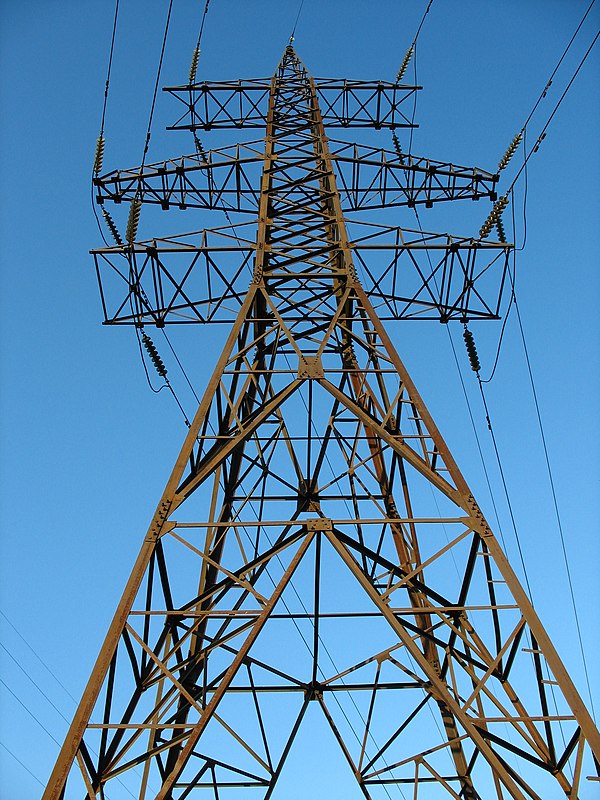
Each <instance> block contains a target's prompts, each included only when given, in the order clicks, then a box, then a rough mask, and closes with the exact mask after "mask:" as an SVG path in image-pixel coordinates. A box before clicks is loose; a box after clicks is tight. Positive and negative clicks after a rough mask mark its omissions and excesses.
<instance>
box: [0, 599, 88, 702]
mask: <svg viewBox="0 0 600 800" xmlns="http://www.w3.org/2000/svg"><path fill="white" fill-rule="evenodd" d="M0 614H2V616H3V617H4V619H5V620H6V622H8V624H9V625H10V627H11V628H12V629H13V630H14V632H15V633H16V634H17V636H18V637H19V638H20V639H21V640H22V641H23V642H24V643H25V644H26V645H27V647H28V648H29V649H30V650H31V652H32V653H33V655H34V656H35V657H36V658H37V660H38V661H39V662H40V664H41V665H42V666H43V667H44V668H45V669H46V670H47V671H48V672H49V673H50V675H52V677H53V678H54V680H55V681H56V682H57V683H58V685H59V686H60V687H61V689H63V690H64V691H65V692H66V693H67V694H68V695H69V697H70V698H71V700H73V702H74V703H76V702H77V698H76V697H74V696H73V695H72V694H71V692H70V691H69V690H68V689H67V687H66V686H65V685H64V683H62V681H61V680H60V678H59V677H58V676H57V675H56V673H54V672H53V671H52V670H51V669H50V667H49V666H48V664H46V662H45V661H44V660H43V658H41V656H39V655H38V653H37V652H36V651H35V649H34V648H33V647H32V646H31V645H30V644H29V642H28V641H27V639H26V638H25V637H24V636H23V634H22V633H21V632H20V631H19V630H18V628H16V627H15V625H13V623H12V622H11V621H10V619H9V618H8V617H7V616H6V614H5V613H4V611H2V610H1V609H0Z"/></svg>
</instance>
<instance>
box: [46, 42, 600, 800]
mask: <svg viewBox="0 0 600 800" xmlns="http://www.w3.org/2000/svg"><path fill="white" fill-rule="evenodd" d="M172 91H173V93H175V94H176V95H177V96H178V97H180V99H183V101H184V102H186V104H187V105H188V114H189V115H190V117H191V122H189V125H190V126H192V127H193V126H200V125H201V124H202V125H204V127H208V126H217V124H223V125H225V124H235V125H237V124H240V125H241V124H244V126H247V123H248V124H249V123H252V124H254V122H253V121H256V124H258V120H259V118H260V119H262V120H263V121H264V122H266V135H265V140H264V146H263V151H262V154H261V160H262V169H261V170H260V172H259V173H258V179H257V182H254V183H252V182H251V181H250V180H249V179H248V180H246V177H245V176H246V175H247V173H246V169H247V167H250V165H252V164H254V165H255V164H256V163H257V160H258V158H259V156H258V148H257V147H256V145H255V144H252V145H247V146H244V147H240V149H227V148H225V149H223V150H220V151H214V152H213V153H211V154H210V155H209V154H205V155H204V156H199V157H198V158H196V157H191V158H185V159H182V160H181V161H180V162H165V163H164V165H153V166H150V167H147V168H144V169H143V170H139V171H138V173H137V175H136V174H135V172H133V171H128V172H126V173H123V172H120V173H113V174H110V175H108V176H105V177H103V178H100V179H99V180H98V181H97V188H98V192H99V196H100V198H101V199H102V200H104V199H113V200H123V199H127V198H131V197H132V196H133V197H135V196H136V194H137V196H141V197H142V199H143V200H144V201H147V202H154V203H160V204H167V205H168V204H172V203H175V204H181V203H183V204H188V205H193V204H197V205H198V206H200V207H202V206H203V204H205V205H206V206H208V207H215V208H216V207H219V203H222V202H224V198H225V197H228V198H229V199H228V200H227V202H230V201H231V202H232V203H233V205H234V206H235V204H236V203H238V204H239V205H240V207H241V205H242V203H248V206H250V205H251V204H255V207H256V219H255V220H254V221H252V222H249V223H247V224H246V225H245V226H244V225H240V226H236V228H237V232H236V231H233V230H232V228H231V227H227V228H221V229H214V230H210V231H201V232H197V233H192V234H189V235H187V236H183V237H172V238H163V239H155V240H152V241H150V242H137V243H130V244H127V245H123V246H119V247H114V248H104V249H102V250H96V251H94V253H95V258H96V263H97V267H98V274H99V276H100V278H101V286H102V288H103V302H104V312H105V318H106V320H107V321H108V322H112V323H132V324H136V325H143V324H144V323H153V324H156V325H164V324H167V323H170V322H178V321H179V322H186V321H195V322H207V321H219V320H220V321H226V320H229V322H230V325H231V328H230V332H229V335H228V338H227V342H226V344H225V347H224V349H223V352H222V354H221V356H220V358H219V361H218V364H217V365H216V368H215V371H214V373H213V375H212V378H211V379H210V381H209V383H208V386H207V387H206V391H205V393H204V396H203V398H202V400H201V402H200V405H199V407H198V411H197V413H196V415H195V417H194V419H193V421H192V423H191V425H190V429H189V433H188V435H187V438H186V440H185V442H184V444H183V447H182V449H181V452H180V455H179V457H178V459H177V462H176V464H175V467H174V469H173V472H172V474H171V477H170V479H169V481H168V483H167V486H166V488H165V491H164V494H163V496H162V497H161V499H160V501H159V504H158V507H157V511H156V513H155V515H154V518H153V519H152V522H151V524H150V527H149V530H148V532H147V534H146V537H145V538H144V542H143V545H142V549H141V551H140V554H139V557H138V559H137V561H136V564H135V566H134V569H133V571H132V573H131V577H130V579H129V581H128V584H127V586H126V588H125V591H124V594H123V597H122V600H121V602H120V604H119V607H118V609H117V612H116V614H115V617H114V620H113V622H112V624H111V626H110V629H109V632H108V634H107V637H106V640H105V643H104V645H103V647H102V650H101V652H100V655H99V657H98V660H97V662H96V666H95V667H94V670H93V673H92V676H91V678H90V681H89V683H88V686H87V688H86V690H85V693H84V696H83V699H82V701H81V704H80V706H79V709H78V711H77V713H76V715H75V718H74V720H73V723H72V726H71V728H70V731H69V733H68V735H67V738H66V741H65V744H64V746H63V749H62V751H61V754H60V756H59V760H58V762H57V765H56V767H55V770H54V772H53V774H52V776H51V779H50V782H49V784H48V788H47V790H46V793H45V795H44V800H51V799H52V800H58V798H63V797H68V798H71V797H77V798H84V797H87V798H104V797H105V796H110V797H111V800H114V798H119V797H121V796H124V794H123V790H124V791H126V792H127V793H129V794H131V793H133V794H134V796H135V797H138V798H140V800H147V799H148V798H155V800H167V799H168V800H184V798H189V797H196V796H200V797H203V796H210V797H215V798H226V797H244V798H245V797H256V798H260V800H263V799H265V800H266V799H268V798H270V797H271V796H272V795H273V792H274V791H275V789H276V787H277V785H278V781H279V779H280V776H281V775H282V773H283V772H284V770H285V767H286V761H287V759H288V756H289V754H290V751H291V750H292V748H293V747H294V742H295V740H296V738H297V734H298V732H299V730H300V728H301V726H302V724H303V721H304V720H306V719H307V718H308V717H310V716H311V715H313V718H314V713H315V712H316V711H318V712H319V715H320V718H321V719H322V720H323V721H324V724H325V725H326V726H327V728H328V729H329V731H330V733H331V736H332V737H333V740H334V741H335V742H337V744H338V745H339V753H340V757H341V760H342V762H345V763H346V764H347V766H348V769H349V770H350V774H351V775H353V776H354V778H355V780H356V786H357V796H363V797H365V798H371V799H372V800H376V799H379V798H383V797H385V796H389V790H390V787H394V788H395V791H398V792H400V791H401V790H402V788H403V787H404V788H405V789H407V791H408V792H409V794H410V796H411V797H413V798H415V799H416V800H430V799H431V800H436V799H437V798H441V797H448V798H454V800H488V799H489V798H496V800H505V798H508V797H511V798H516V799H517V800H540V798H546V797H557V796H558V795H557V792H558V793H559V794H561V795H564V796H565V797H569V798H575V797H579V796H580V792H582V790H583V789H582V787H583V785H584V780H585V777H586V774H587V773H586V770H589V769H590V766H589V765H590V764H591V763H592V758H591V755H590V754H591V753H594V754H595V756H596V758H598V756H599V755H600V743H599V737H598V732H597V730H596V728H595V726H594V724H593V722H592V720H591V718H590V716H589V713H588V712H587V710H586V708H585V706H584V704H583V703H582V701H581V699H580V697H579V695H578V693H577V691H576V689H575V687H574V685H573V683H572V681H571V679H570V677H569V675H568V673H567V671H566V670H565V668H564V666H563V665H562V663H561V661H560V659H559V657H558V655H557V654H556V652H555V650H554V648H553V646H552V642H551V641H550V639H549V637H548V635H547V634H546V632H545V630H544V628H543V626H542V624H541V623H540V621H539V619H538V617H537V615H536V613H535V611H534V609H533V607H532V605H531V603H530V601H529V599H528V597H527V594H526V592H525V591H524V590H523V588H522V586H521V585H520V583H519V581H518V579H517V577H516V576H515V573H514V572H513V570H512V568H511V566H510V564H509V563H508V561H507V559H506V556H505V555H504V553H503V551H502V549H501V547H500V546H499V544H498V541H497V540H496V538H495V536H494V534H493V533H492V531H491V530H490V528H489V526H488V524H487V522H486V520H485V519H484V517H483V514H482V512H481V510H480V509H479V507H478V505H477V503H476V502H475V500H474V498H473V496H472V494H471V492H470V490H469V488H468V486H467V483H466V481H465V479H464V477H463V476H462V474H461V473H460V471H459V469H458V467H457V465H456V463H455V462H454V460H453V458H452V455H451V454H450V452H449V450H448V447H447V445H446V444H445V442H444V440H443V438H442V436H441V435H440V433H439V431H438V429H437V427H436V425H435V423H434V421H433V419H432V418H431V415H430V414H429V412H428V410H427V408H426V406H425V404H424V403H423V400H422V399H421V397H420V395H419V393H418V391H417V389H416V387H415V386H414V384H413V382H412V380H411V378H410V376H409V375H408V373H407V371H406V369H405V367H404V365H403V363H402V361H401V360H400V358H399V356H398V354H397V353H396V350H395V349H394V346H393V345H392V343H391V341H390V339H389V337H388V335H387V333H386V331H385V328H384V326H383V325H382V321H381V320H382V318H384V317H391V318H403V317H410V316H417V317H418V316H419V314H421V315H422V316H424V317H426V318H438V319H446V320H447V319H451V318H459V319H464V318H467V317H471V316H476V315H477V314H479V315H480V316H481V317H482V318H490V317H494V316H497V314H498V297H499V294H500V290H501V287H502V283H503V280H504V275H505V269H506V258H507V255H508V251H509V249H510V245H506V244H505V243H494V242H491V243H490V242H482V241H479V240H474V239H460V238H453V237H448V236H440V235H438V234H421V233H420V232H415V231H408V230H405V229H400V228H392V227H387V226H380V225H372V224H367V223H360V222H349V221H348V220H347V219H346V218H345V216H344V213H343V210H342V199H343V198H344V196H345V197H346V198H348V197H350V196H352V194H353V193H354V195H355V197H356V198H357V197H358V194H357V192H358V193H360V192H363V194H362V195H361V196H362V197H364V198H369V197H371V198H375V197H376V196H377V197H378V198H379V199H378V200H376V201H375V200H373V202H374V203H376V202H381V204H383V205H385V204H386V196H385V195H382V194H381V193H382V192H383V191H384V190H383V189H382V187H381V183H380V182H381V180H385V181H389V180H391V176H392V175H395V176H397V178H398V181H399V183H398V184H397V185H396V186H395V187H394V188H393V189H391V190H390V191H392V192H394V193H396V194H395V195H394V196H397V197H398V198H404V199H403V200H402V202H404V201H406V204H409V203H408V199H409V198H412V202H415V203H416V202H422V201H423V200H424V201H425V202H427V198H428V197H429V199H430V200H432V201H433V199H435V198H437V199H458V198H460V197H462V196H468V195H469V194H478V195H483V194H490V195H491V194H492V193H493V191H494V178H493V176H491V175H489V174H486V173H483V172H482V171H469V170H465V169H464V168H455V167H452V166H451V165H447V164H446V165H438V164H435V162H427V163H425V162H422V161H421V160H418V159H414V158H412V157H410V156H405V157H403V158H404V163H401V162H400V160H399V159H398V160H397V163H393V164H391V163H390V162H389V159H388V156H387V155H386V154H384V153H383V151H377V150H370V151H368V150H363V149H361V148H358V149H357V150H355V151H351V150H350V151H349V150H348V148H347V147H341V148H338V149H337V151H336V152H337V155H335V154H332V153H331V152H330V149H329V143H328V140H327V137H326V134H325V129H324V121H326V120H329V119H330V118H332V117H333V118H334V121H335V120H337V121H338V122H339V124H342V123H341V122H340V121H341V120H346V122H351V121H354V122H359V123H360V124H363V122H365V124H366V121H367V120H369V119H370V120H371V121H372V122H377V124H379V125H384V124H387V123H386V120H391V119H392V117H390V115H391V114H395V113H396V99H395V98H397V97H398V96H406V93H405V92H404V90H403V87H398V86H391V85H384V84H376V85H366V84H361V83H359V82H353V83H351V82H339V81H338V82H335V81H332V82H323V81H321V82H314V81H313V80H312V79H311V77H310V75H309V74H308V73H307V72H306V70H305V68H304V67H303V65H302V64H301V62H300V61H299V59H298V57H297V55H296V53H295V52H294V50H293V49H292V48H291V47H288V48H287V49H286V51H285V54H284V57H283V59H282V62H281V64H280V65H279V67H278V69H277V71H276V73H275V76H274V77H273V79H272V80H271V81H257V82H248V83H245V84H241V83H240V84H230V83H228V84H217V85H216V86H214V85H213V87H209V86H208V85H206V84H199V85H195V86H189V87H183V88H180V89H177V90H172ZM410 91H412V88H411V87H409V90H408V92H410ZM328 92H329V93H332V94H331V97H332V99H330V100H326V99H325V98H326V96H327V93H328ZM403 92H404V94H403ZM361 93H362V95H364V97H365V98H366V99H365V100H364V101H361V102H362V105H360V107H359V108H358V110H357V111H356V112H351V111H349V110H348V109H349V107H350V98H352V101H353V102H354V101H355V99H356V97H358V96H362V95H361ZM220 96H222V97H223V99H222V100H220V101H218V102H217V100H216V99H215V98H218V97H220ZM185 98H188V99H185ZM209 101H210V103H212V104H213V105H209ZM323 103H325V105H324V108H325V112H324V113H322V112H321V105H322V104H323ZM373 103H380V106H376V108H375V110H373V109H372V108H371V106H372V104H373ZM215 104H216V105H215ZM386 104H387V105H386ZM207 108H208V111H207V110H206V109H207ZM259 112H260V113H259ZM354 113H356V117H352V115H353V114H354ZM390 124H391V123H390ZM395 124H398V123H397V122H396V123H395ZM350 152H352V156H351V157H350V155H349V153H350ZM340 154H341V155H340ZM363 158H364V161H363ZM343 159H350V161H351V162H353V163H354V165H355V166H356V169H357V171H356V177H355V178H354V177H353V178H352V182H351V183H350V184H348V183H345V184H344V183H343V180H342V185H343V186H344V187H345V188H344V190H343V191H340V190H339V188H338V176H339V172H338V169H339V167H340V164H341V163H342V161H343ZM369 162H370V163H369ZM347 163H350V162H347ZM384 164H385V166H384ZM359 165H360V170H361V175H360V176H359V174H358V167H359ZM399 165H400V166H399ZM431 165H433V167H432V166H431ZM371 168H373V169H374V172H371V173H369V174H370V175H372V176H374V177H373V178H368V179H366V180H365V182H364V183H363V182H362V181H363V180H364V174H365V172H364V170H365V169H366V170H367V172H368V170H369V169H371ZM353 169H354V167H353ZM342 174H343V172H342ZM383 175H386V176H387V177H385V179H383V178H382V176H383ZM434 178H435V181H434ZM405 180H406V183H404V182H403V181H405ZM373 181H374V183H373ZM411 181H413V182H412V183H411ZM359 187H362V188H359ZM374 187H375V188H374ZM385 191H386V192H387V188H386V189H385ZM365 202H370V201H367V200H365ZM398 202H400V200H398ZM355 204H356V206H357V207H358V205H359V200H358V199H356V200H355ZM421 254H425V255H426V256H429V258H431V265H429V260H426V262H425V263H426V264H427V265H428V266H427V268H425V266H424V262H423V260H422V258H421V257H420V256H421ZM105 272H106V275H105ZM109 278H112V279H114V280H115V281H116V285H117V287H118V290H117V291H116V294H115V295H114V296H116V297H118V298H119V299H118V300H117V302H116V304H112V305H111V303H112V299H111V300H110V301H109V300H108V299H107V294H108V291H107V290H105V289H104V287H105V283H104V281H106V280H108V279H109ZM111 291H112V290H111ZM112 297H113V295H112V294H111V298H112ZM490 298H491V299H490ZM67 781H68V783H67ZM105 791H106V794H105ZM405 796H406V795H405Z"/></svg>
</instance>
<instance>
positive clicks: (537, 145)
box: [506, 31, 600, 194]
mask: <svg viewBox="0 0 600 800" xmlns="http://www.w3.org/2000/svg"><path fill="white" fill-rule="evenodd" d="M599 36H600V31H599V32H598V33H597V34H596V35H595V36H594V39H593V41H592V43H591V44H590V46H589V47H588V49H587V50H586V52H585V54H584V56H583V58H582V59H581V61H580V62H579V64H578V66H577V69H576V70H575V72H574V73H573V75H572V77H571V80H570V81H569V83H568V84H567V86H566V88H565V89H564V91H563V93H562V94H561V96H560V97H559V99H558V101H557V103H556V105H555V106H554V108H553V110H552V113H551V114H550V116H549V117H548V120H547V122H546V124H545V125H544V127H543V128H542V130H541V132H540V134H539V136H538V137H537V139H536V141H535V144H534V145H533V147H532V148H531V150H530V151H529V153H527V154H526V156H525V158H524V161H523V164H522V166H521V168H520V169H519V171H518V172H517V174H516V175H515V177H514V178H513V180H512V183H511V184H510V186H509V187H508V190H507V192H506V194H508V193H509V192H510V191H511V190H512V189H513V187H514V185H515V183H516V182H517V181H518V180H519V178H520V176H521V174H522V173H523V170H524V169H525V168H526V166H527V162H528V161H529V159H530V158H531V156H532V155H533V154H534V153H537V151H538V150H539V148H540V145H541V143H542V142H543V140H544V139H545V138H546V131H547V130H548V127H549V126H550V123H551V122H552V120H553V119H554V115H555V114H556V112H557V111H558V109H559V108H560V106H561V104H562V102H563V100H564V99H565V97H566V96H567V93H568V91H569V89H570V88H571V86H572V85H573V82H574V81H575V78H576V77H577V75H578V74H579V72H580V70H581V68H582V67H583V65H584V64H585V62H586V60H587V58H588V56H589V54H590V53H591V52H592V49H593V47H594V45H595V44H596V42H597V41H598V37H599Z"/></svg>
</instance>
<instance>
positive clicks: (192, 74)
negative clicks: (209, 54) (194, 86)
mask: <svg viewBox="0 0 600 800" xmlns="http://www.w3.org/2000/svg"><path fill="white" fill-rule="evenodd" d="M199 58H200V48H199V47H196V49H195V50H194V52H193V53H192V63H191V64H190V76H189V77H190V79H189V81H188V83H190V84H191V83H196V71H197V69H198V59H199Z"/></svg>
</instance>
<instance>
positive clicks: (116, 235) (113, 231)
mask: <svg viewBox="0 0 600 800" xmlns="http://www.w3.org/2000/svg"><path fill="white" fill-rule="evenodd" d="M102 216H103V217H104V221H105V222H106V224H107V226H108V229H109V231H110V232H111V234H112V237H113V239H114V240H115V242H116V243H117V244H118V245H119V247H123V239H121V234H120V233H119V231H118V230H117V226H116V225H115V221H114V219H113V218H112V217H111V215H110V214H109V213H108V211H107V210H106V209H105V208H103V209H102Z"/></svg>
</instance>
